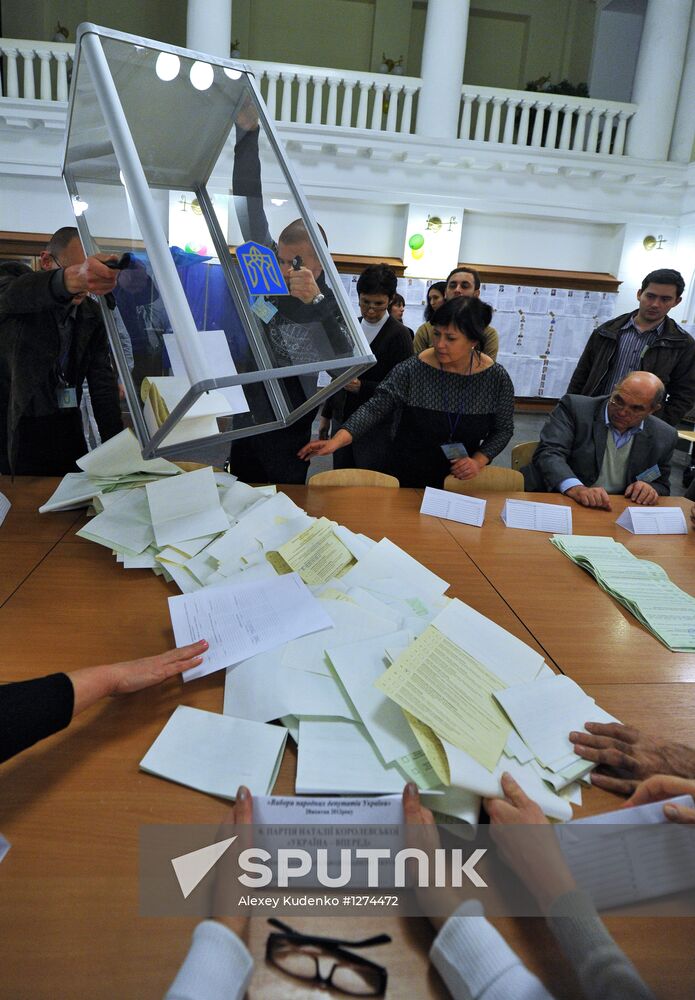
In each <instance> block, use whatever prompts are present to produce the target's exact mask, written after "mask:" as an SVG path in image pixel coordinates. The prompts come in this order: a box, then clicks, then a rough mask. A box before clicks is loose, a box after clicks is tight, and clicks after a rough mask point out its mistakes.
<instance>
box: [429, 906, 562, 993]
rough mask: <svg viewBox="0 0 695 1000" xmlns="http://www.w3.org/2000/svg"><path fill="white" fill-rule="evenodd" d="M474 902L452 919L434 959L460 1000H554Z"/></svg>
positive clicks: (434, 950)
mask: <svg viewBox="0 0 695 1000" xmlns="http://www.w3.org/2000/svg"><path fill="white" fill-rule="evenodd" d="M482 913H483V908H482V906H481V905H480V904H479V903H476V902H474V901H469V902H467V903H464V904H463V906H460V907H459V908H458V910H457V911H456V912H455V913H454V914H452V916H450V917H449V919H448V920H447V922H446V923H445V924H444V926H443V927H442V929H441V930H440V932H439V934H438V935H437V937H436V938H435V940H434V944H433V945H432V948H431V950H430V959H431V960H432V963H433V965H434V967H435V968H436V969H437V971H438V972H439V974H440V976H441V977H442V979H443V980H444V982H445V983H446V985H447V987H448V989H449V992H450V993H451V995H452V997H453V998H454V1000H509V998H510V997H514V1000H552V995H551V994H550V993H548V991H547V990H546V988H545V986H543V984H542V983H541V981H540V980H539V979H537V978H536V976H534V975H532V974H531V973H530V972H529V971H528V969H527V968H526V966H525V965H524V964H523V962H522V961H521V959H520V958H519V957H518V955H517V954H516V953H515V952H514V951H512V949H511V948H510V947H509V945H508V944H507V943H506V941H505V940H504V938H503V937H502V936H501V935H500V934H499V933H498V932H497V931H496V930H495V928H494V927H493V926H492V924H491V923H489V922H488V921H487V920H486V919H485V917H484V916H482Z"/></svg>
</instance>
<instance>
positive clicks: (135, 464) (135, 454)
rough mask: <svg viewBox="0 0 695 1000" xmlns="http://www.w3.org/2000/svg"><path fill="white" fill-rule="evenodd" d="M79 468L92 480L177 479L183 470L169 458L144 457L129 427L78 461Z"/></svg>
mask: <svg viewBox="0 0 695 1000" xmlns="http://www.w3.org/2000/svg"><path fill="white" fill-rule="evenodd" d="M77 464H78V465H79V467H80V468H81V469H82V470H83V471H84V472H86V473H88V474H89V475H90V476H92V477H101V478H107V479H112V478H115V477H118V476H129V475H132V473H134V472H148V473H150V474H156V475H160V476H177V475H178V474H179V473H180V472H181V470H180V469H179V467H178V466H177V465H174V464H173V462H168V461H167V460H166V458H143V457H142V453H141V450H140V445H139V443H138V439H137V438H136V437H135V435H134V434H133V432H132V431H131V430H130V428H126V430H124V431H121V433H120V434H116V436H115V437H112V438H109V440H108V441H104V443H103V444H100V445H99V447H98V448H95V449H94V451H89V452H87V454H86V455H83V456H82V458H78V459H77Z"/></svg>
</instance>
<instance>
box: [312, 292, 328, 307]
mask: <svg viewBox="0 0 695 1000" xmlns="http://www.w3.org/2000/svg"><path fill="white" fill-rule="evenodd" d="M325 298H326V296H325V295H324V294H323V292H319V293H318V295H315V296H314V297H313V299H312V300H311V303H310V304H311V305H312V306H317V305H319V304H320V303H321V302H323V300H324V299H325Z"/></svg>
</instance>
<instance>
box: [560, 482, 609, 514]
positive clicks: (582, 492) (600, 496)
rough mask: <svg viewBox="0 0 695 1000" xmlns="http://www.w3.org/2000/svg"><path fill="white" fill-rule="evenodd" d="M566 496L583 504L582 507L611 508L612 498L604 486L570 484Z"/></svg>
mask: <svg viewBox="0 0 695 1000" xmlns="http://www.w3.org/2000/svg"><path fill="white" fill-rule="evenodd" d="M565 496H566V497H570V498H571V499H572V500H574V501H575V502H576V503H579V504H581V505H582V507H598V508H600V509H601V510H610V509H611V501H610V498H609V496H608V494H607V493H606V491H605V490H604V488H603V486H570V488H569V489H568V490H565Z"/></svg>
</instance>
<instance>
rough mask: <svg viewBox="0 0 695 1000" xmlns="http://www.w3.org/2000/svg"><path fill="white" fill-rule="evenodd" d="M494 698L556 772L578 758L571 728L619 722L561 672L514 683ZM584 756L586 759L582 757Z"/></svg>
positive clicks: (534, 749) (578, 729) (539, 756)
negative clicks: (589, 723) (587, 722)
mask: <svg viewBox="0 0 695 1000" xmlns="http://www.w3.org/2000/svg"><path fill="white" fill-rule="evenodd" d="M493 697H494V698H495V699H496V700H497V702H498V703H499V704H500V705H501V706H502V708H503V709H504V711H505V712H506V714H507V716H508V717H509V719H510V720H511V722H512V723H513V725H514V728H515V729H516V731H517V732H518V734H519V735H520V736H521V738H522V740H523V741H524V743H525V744H526V746H527V747H528V748H529V749H530V750H532V751H533V753H534V755H535V756H536V757H537V759H538V760H539V761H540V762H541V764H543V765H545V766H546V767H549V768H551V770H553V771H557V770H561V769H562V766H563V764H564V766H567V764H566V763H565V758H568V760H567V763H572V762H573V761H574V760H578V759H580V758H577V757H576V756H575V754H574V752H573V747H572V744H571V743H570V740H569V733H570V732H571V731H572V730H576V731H577V732H581V731H583V730H584V723H585V722H586V720H587V719H591V721H592V722H617V719H615V718H614V717H613V716H611V715H608V713H607V712H604V710H603V709H602V708H599V707H598V705H596V703H595V701H594V700H593V698H590V697H589V695H588V694H586V692H585V691H583V690H582V689H581V688H580V687H579V685H578V684H576V683H575V682H574V681H573V680H571V678H569V677H565V676H563V675H562V674H556V675H554V676H553V677H548V678H543V679H541V680H535V681H531V683H524V684H514V685H512V686H510V687H507V688H505V689H504V690H502V691H495V692H494V693H493ZM581 759H583V758H581Z"/></svg>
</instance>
